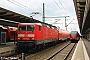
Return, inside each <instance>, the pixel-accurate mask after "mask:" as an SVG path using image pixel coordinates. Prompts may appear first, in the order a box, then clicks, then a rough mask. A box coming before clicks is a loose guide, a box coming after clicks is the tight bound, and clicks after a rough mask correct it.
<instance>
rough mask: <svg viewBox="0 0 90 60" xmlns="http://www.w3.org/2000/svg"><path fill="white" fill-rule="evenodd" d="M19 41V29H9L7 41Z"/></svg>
mask: <svg viewBox="0 0 90 60" xmlns="http://www.w3.org/2000/svg"><path fill="white" fill-rule="evenodd" d="M14 39H15V40H16V39H17V28H16V27H7V40H8V41H14Z"/></svg>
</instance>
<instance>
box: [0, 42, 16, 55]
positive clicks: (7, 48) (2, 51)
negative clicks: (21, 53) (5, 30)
mask: <svg viewBox="0 0 90 60" xmlns="http://www.w3.org/2000/svg"><path fill="white" fill-rule="evenodd" d="M15 49H16V44H14V42H8V43H6V45H0V57H6V56H9V55H12V54H14V53H15Z"/></svg>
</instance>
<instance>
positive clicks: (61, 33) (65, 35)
mask: <svg viewBox="0 0 90 60" xmlns="http://www.w3.org/2000/svg"><path fill="white" fill-rule="evenodd" d="M68 39H70V32H69V31H63V30H61V29H59V41H65V40H68Z"/></svg>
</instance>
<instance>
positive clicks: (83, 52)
mask: <svg viewBox="0 0 90 60" xmlns="http://www.w3.org/2000/svg"><path fill="white" fill-rule="evenodd" d="M71 60H90V41H88V40H86V39H84V38H80V40H79V41H78V43H77V46H76V49H75V51H74V54H73V56H72V58H71Z"/></svg>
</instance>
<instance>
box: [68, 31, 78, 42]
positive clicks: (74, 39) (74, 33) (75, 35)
mask: <svg viewBox="0 0 90 60" xmlns="http://www.w3.org/2000/svg"><path fill="white" fill-rule="evenodd" d="M79 38H80V35H79V33H78V31H71V34H70V40H71V42H78V40H79Z"/></svg>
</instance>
